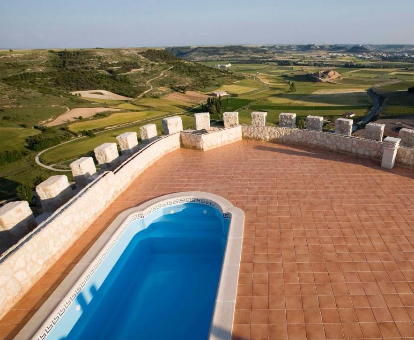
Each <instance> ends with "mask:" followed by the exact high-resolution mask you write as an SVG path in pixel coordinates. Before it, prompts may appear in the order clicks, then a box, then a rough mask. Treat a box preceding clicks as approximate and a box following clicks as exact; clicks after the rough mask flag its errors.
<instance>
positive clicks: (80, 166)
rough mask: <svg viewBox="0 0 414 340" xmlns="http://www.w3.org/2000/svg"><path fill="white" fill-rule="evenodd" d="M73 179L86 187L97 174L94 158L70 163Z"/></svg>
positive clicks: (82, 158) (83, 158)
mask: <svg viewBox="0 0 414 340" xmlns="http://www.w3.org/2000/svg"><path fill="white" fill-rule="evenodd" d="M70 168H71V170H72V175H73V179H74V180H75V182H76V183H77V184H79V185H85V184H86V183H87V182H88V179H89V178H90V177H91V176H92V175H94V174H95V173H96V167H95V163H94V162H93V158H92V157H81V158H79V159H78V160H76V161H74V162H72V163H70Z"/></svg>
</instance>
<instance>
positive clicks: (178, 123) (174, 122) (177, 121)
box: [162, 116, 183, 135]
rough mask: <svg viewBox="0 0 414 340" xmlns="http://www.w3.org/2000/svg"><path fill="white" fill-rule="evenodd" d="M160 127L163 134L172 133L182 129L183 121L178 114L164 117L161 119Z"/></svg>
mask: <svg viewBox="0 0 414 340" xmlns="http://www.w3.org/2000/svg"><path fill="white" fill-rule="evenodd" d="M162 127H163V129H164V134H165V135H172V134H173V133H177V132H180V131H183V121H182V119H181V117H179V116H174V117H168V118H164V119H163V120H162Z"/></svg>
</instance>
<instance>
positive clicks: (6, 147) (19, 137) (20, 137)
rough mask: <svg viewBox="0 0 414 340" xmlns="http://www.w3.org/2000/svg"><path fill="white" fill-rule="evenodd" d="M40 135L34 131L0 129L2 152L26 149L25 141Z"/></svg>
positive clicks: (0, 149) (10, 128)
mask: <svg viewBox="0 0 414 340" xmlns="http://www.w3.org/2000/svg"><path fill="white" fill-rule="evenodd" d="M38 133H40V131H39V130H34V129H24V128H20V129H18V128H14V127H0V152H2V151H11V150H22V149H25V145H26V142H25V139H26V138H27V137H29V136H33V135H36V134H38Z"/></svg>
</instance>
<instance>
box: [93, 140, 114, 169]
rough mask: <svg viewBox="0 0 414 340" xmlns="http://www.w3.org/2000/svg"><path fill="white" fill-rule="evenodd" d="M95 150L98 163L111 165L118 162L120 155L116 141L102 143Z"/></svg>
mask: <svg viewBox="0 0 414 340" xmlns="http://www.w3.org/2000/svg"><path fill="white" fill-rule="evenodd" d="M94 152H95V158H96V160H97V161H98V163H99V164H101V165H106V166H107V167H110V166H112V165H113V164H114V163H116V160H117V158H118V157H119V153H118V148H117V146H116V143H104V144H101V145H99V146H97V147H96V148H95V149H94Z"/></svg>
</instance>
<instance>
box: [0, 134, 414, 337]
mask: <svg viewBox="0 0 414 340" xmlns="http://www.w3.org/2000/svg"><path fill="white" fill-rule="evenodd" d="M189 190H200V191H207V192H212V193H215V194H218V195H221V196H224V197H225V198H227V199H228V200H230V201H231V202H232V203H233V204H234V205H236V206H238V207H240V208H241V209H243V210H244V211H245V213H246V224H245V233H244V241H243V252H242V265H241V273H240V277H239V287H238V297H237V307H236V308H237V309H236V314H235V325H234V331H233V338H234V339H239V340H240V339H246V340H247V339H255V340H256V339H257V340H258V339H294V340H299V339H410V338H411V339H414V322H413V321H414V293H413V292H414V266H413V264H414V247H413V244H414V171H413V170H409V169H403V168H398V167H397V168H395V169H394V170H392V171H386V170H383V169H381V168H380V167H379V163H378V162H373V161H370V160H365V159H360V158H356V157H352V156H348V155H340V154H333V153H329V152H326V151H321V150H316V149H310V150H309V149H300V148H294V147H287V146H281V145H273V144H269V143H260V142H251V141H249V142H247V141H242V142H239V143H235V144H232V145H229V146H225V147H222V148H220V149H216V150H212V151H208V152H200V151H192V150H184V149H181V150H178V151H175V152H173V153H172V154H170V155H168V156H166V157H164V158H163V159H161V160H160V161H158V162H157V163H156V164H155V165H153V166H152V167H151V168H150V169H148V170H147V171H146V172H145V173H143V174H142V175H141V176H140V177H139V178H138V179H137V180H136V181H135V182H134V183H133V184H132V185H131V186H130V187H129V189H128V190H127V191H126V192H125V193H124V194H123V195H122V196H121V197H119V199H118V200H117V201H115V202H114V203H113V204H112V205H111V206H110V207H109V208H108V209H107V210H106V211H105V213H104V214H103V215H102V216H100V217H99V219H98V220H97V221H96V222H95V223H94V224H93V225H92V226H91V227H90V228H89V230H88V231H86V232H85V234H84V235H83V236H82V237H81V238H80V239H79V240H78V241H77V242H76V244H75V245H74V246H73V247H72V248H71V249H70V250H69V251H68V252H67V253H66V254H65V255H64V256H63V257H62V258H61V259H60V261H59V262H58V263H57V264H56V265H54V266H53V268H51V270H50V271H49V272H48V273H47V274H46V275H45V276H44V277H43V278H42V279H41V280H40V281H39V282H38V283H37V284H36V285H35V286H34V287H33V288H32V289H31V290H30V292H29V293H28V294H27V295H26V296H25V297H23V299H22V300H21V301H20V302H19V303H18V304H17V305H16V306H15V308H14V309H13V310H12V311H11V312H10V313H9V314H8V315H7V316H6V317H5V318H3V320H1V321H0V338H6V339H11V338H13V336H14V335H15V334H16V333H17V332H18V330H19V329H20V328H21V327H22V325H23V324H24V323H25V322H27V320H29V318H30V317H31V316H32V315H33V313H34V312H35V311H36V309H38V308H39V306H40V305H41V304H42V302H44V301H45V299H46V298H47V297H48V296H49V295H50V294H51V292H52V291H53V289H54V288H56V286H57V285H58V284H59V283H60V282H61V281H62V279H63V278H64V277H65V276H66V275H67V273H68V272H69V271H70V270H71V268H72V267H73V266H74V264H75V263H76V262H77V261H78V260H79V259H80V257H81V256H82V255H83V254H84V253H85V252H86V251H87V249H88V248H89V247H90V246H91V244H92V243H93V242H94V240H96V238H97V237H98V236H99V235H100V234H101V232H102V231H103V230H104V229H105V228H106V227H107V226H108V225H109V224H110V222H111V221H112V220H113V219H114V218H115V217H116V216H117V215H118V213H119V212H120V211H123V210H125V209H127V208H130V207H132V206H136V205H138V204H140V203H142V202H144V201H146V200H148V199H150V198H153V197H155V196H159V195H164V194H167V193H171V192H176V191H189Z"/></svg>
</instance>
